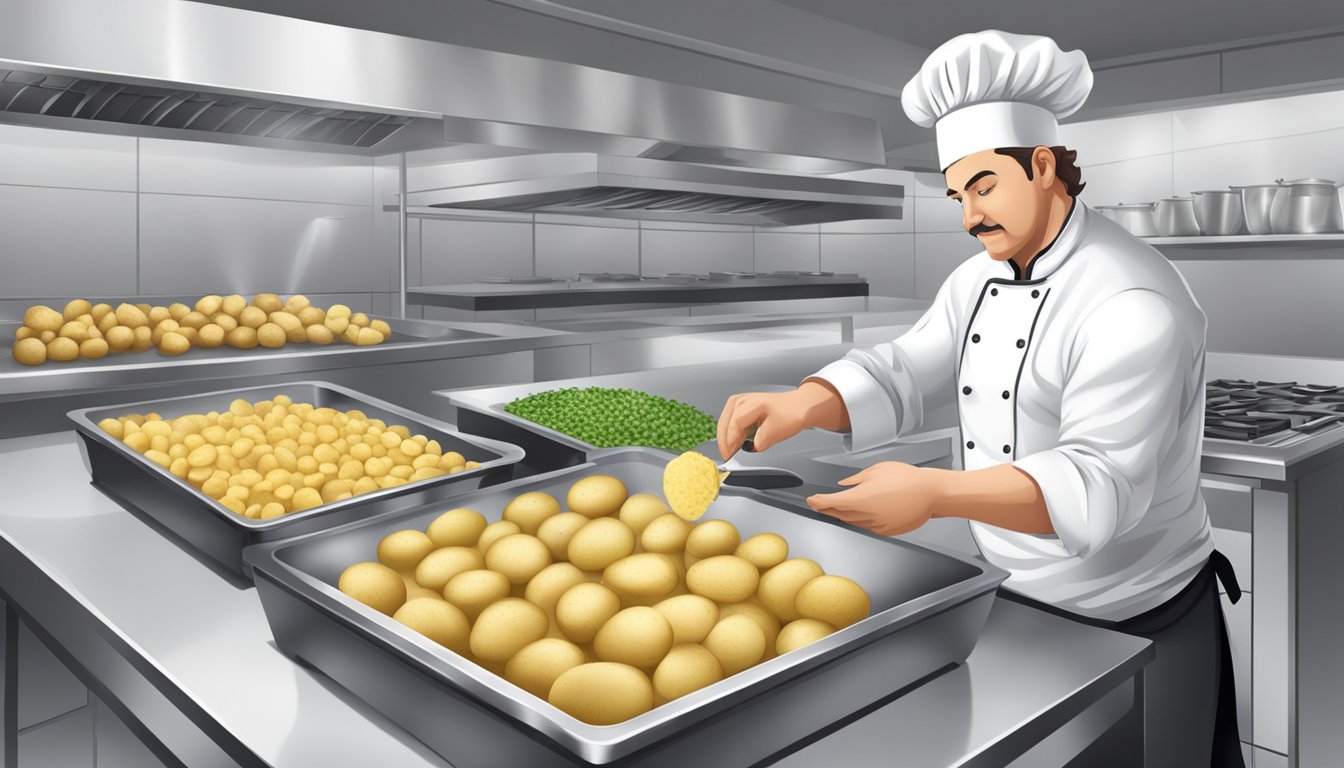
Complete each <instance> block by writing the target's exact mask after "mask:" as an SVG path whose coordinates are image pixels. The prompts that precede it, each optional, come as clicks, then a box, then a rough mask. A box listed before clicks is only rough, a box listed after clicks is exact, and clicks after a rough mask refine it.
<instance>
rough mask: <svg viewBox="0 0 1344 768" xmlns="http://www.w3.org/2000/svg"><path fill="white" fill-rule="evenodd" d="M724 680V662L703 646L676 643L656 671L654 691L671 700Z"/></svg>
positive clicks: (654, 674)
mask: <svg viewBox="0 0 1344 768" xmlns="http://www.w3.org/2000/svg"><path fill="white" fill-rule="evenodd" d="M722 679H723V665H722V664H720V663H719V660H718V658H717V657H716V656H715V655H714V654H712V653H710V652H709V650H708V649H707V648H705V647H704V646H702V645H696V644H694V643H687V644H684V645H675V646H673V647H672V650H670V651H668V652H667V655H666V656H664V657H663V660H662V661H661V662H659V663H658V668H657V669H656V670H654V672H653V690H654V692H655V693H657V694H658V695H659V696H661V697H662V698H664V699H666V700H668V701H672V700H673V699H677V698H680V697H682V696H685V695H686V694H688V693H693V692H695V691H698V690H700V689H701V688H704V687H705V686H707V685H713V684H714V683H717V682H718V681H720V680H722Z"/></svg>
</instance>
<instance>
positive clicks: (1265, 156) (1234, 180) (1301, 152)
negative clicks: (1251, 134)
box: [1173, 128, 1344, 194]
mask: <svg viewBox="0 0 1344 768" xmlns="http://www.w3.org/2000/svg"><path fill="white" fill-rule="evenodd" d="M1341 146H1344V128H1335V129H1333V130H1328V131H1321V132H1319V133H1308V134H1303V135H1300V136H1283V137H1279V138H1273V139H1261V140H1257V141H1251V142H1237V143H1233V144H1220V145H1218V146H1214V147H1205V148H1200V149H1190V150H1184V151H1181V152H1177V153H1175V154H1174V155H1173V157H1174V159H1175V166H1174V173H1175V186H1176V189H1177V190H1181V191H1182V192H1183V193H1185V194H1188V193H1189V192H1190V191H1191V190H1196V189H1224V188H1226V187H1227V186H1229V185H1232V184H1270V183H1273V182H1274V180H1275V179H1302V178H1309V177H1315V178H1326V179H1333V180H1335V181H1344V153H1341V152H1340V147H1341Z"/></svg>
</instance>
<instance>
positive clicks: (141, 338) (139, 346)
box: [131, 325, 154, 352]
mask: <svg viewBox="0 0 1344 768" xmlns="http://www.w3.org/2000/svg"><path fill="white" fill-rule="evenodd" d="M131 333H132V334H133V335H132V337H131V351H132V352H144V351H145V350H147V349H149V348H150V347H152V346H154V333H153V331H151V330H150V328H149V326H148V325H141V326H137V327H135V328H133V329H132V331H131Z"/></svg>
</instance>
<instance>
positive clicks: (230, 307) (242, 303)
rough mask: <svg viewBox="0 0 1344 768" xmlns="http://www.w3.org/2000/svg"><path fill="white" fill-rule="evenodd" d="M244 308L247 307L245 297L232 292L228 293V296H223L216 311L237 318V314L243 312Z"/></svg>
mask: <svg viewBox="0 0 1344 768" xmlns="http://www.w3.org/2000/svg"><path fill="white" fill-rule="evenodd" d="M244 309H247V299H245V298H243V297H242V296H240V295H238V294H236V293H233V294H229V295H228V296H225V297H224V298H223V299H222V300H221V301H220V303H219V310H218V311H220V312H223V313H224V314H226V315H228V316H229V317H232V318H233V319H234V320H237V319H238V317H239V315H241V314H243V310H244Z"/></svg>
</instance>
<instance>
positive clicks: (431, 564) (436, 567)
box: [415, 547, 485, 592]
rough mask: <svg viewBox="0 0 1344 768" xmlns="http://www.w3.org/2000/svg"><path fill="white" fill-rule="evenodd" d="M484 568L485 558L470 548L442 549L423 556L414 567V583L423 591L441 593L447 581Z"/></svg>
mask: <svg viewBox="0 0 1344 768" xmlns="http://www.w3.org/2000/svg"><path fill="white" fill-rule="evenodd" d="M484 567H485V558H484V557H482V556H481V553H480V552H477V551H476V550H474V549H471V548H470V547H442V548H440V549H436V550H434V551H433V552H430V553H429V554H427V555H425V557H424V559H422V560H421V561H420V564H419V565H417V566H416V567H415V581H416V583H418V584H419V585H420V586H422V587H424V588H425V589H432V590H434V591H436V592H441V591H443V588H444V586H446V585H447V584H448V580H449V579H451V578H453V577H454V576H456V575H458V574H459V573H465V572H467V571H477V570H480V569H482V568H484Z"/></svg>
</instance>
